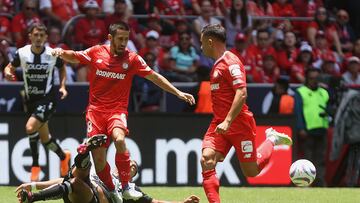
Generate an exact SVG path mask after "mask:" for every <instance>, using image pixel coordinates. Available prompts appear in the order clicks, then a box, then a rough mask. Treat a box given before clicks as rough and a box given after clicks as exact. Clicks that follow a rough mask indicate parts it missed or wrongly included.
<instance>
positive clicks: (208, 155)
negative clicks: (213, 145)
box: [201, 148, 223, 203]
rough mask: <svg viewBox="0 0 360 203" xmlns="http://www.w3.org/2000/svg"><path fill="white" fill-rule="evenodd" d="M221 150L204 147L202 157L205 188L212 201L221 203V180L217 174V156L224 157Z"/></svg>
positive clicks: (208, 197) (209, 199)
mask: <svg viewBox="0 0 360 203" xmlns="http://www.w3.org/2000/svg"><path fill="white" fill-rule="evenodd" d="M222 156H223V155H221V154H220V153H219V152H216V151H215V150H213V149H210V148H204V149H203V152H202V157H201V167H202V170H203V172H202V176H203V188H204V191H205V194H206V197H207V199H208V201H209V202H210V203H220V194H219V188H220V181H219V179H218V178H217V176H216V171H215V166H216V163H217V159H218V158H217V157H222Z"/></svg>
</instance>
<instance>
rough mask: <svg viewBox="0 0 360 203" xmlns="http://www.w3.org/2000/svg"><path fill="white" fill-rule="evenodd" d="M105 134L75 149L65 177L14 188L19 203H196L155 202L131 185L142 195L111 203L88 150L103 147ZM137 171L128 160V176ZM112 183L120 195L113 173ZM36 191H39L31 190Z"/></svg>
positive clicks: (193, 202)
mask: <svg viewBox="0 0 360 203" xmlns="http://www.w3.org/2000/svg"><path fill="white" fill-rule="evenodd" d="M106 139H107V137H106V135H101V134H99V135H94V136H93V137H91V138H89V139H88V140H86V141H85V143H84V144H81V145H79V147H78V148H77V151H78V154H77V155H76V157H75V159H74V165H73V167H72V168H71V169H70V170H69V174H68V175H67V176H66V177H65V178H58V179H52V180H48V181H41V182H33V183H24V184H21V185H20V186H19V187H17V189H16V193H17V194H18V195H17V197H18V200H19V203H32V202H38V201H47V200H55V199H63V201H64V203H120V202H122V203H199V202H200V199H199V197H197V196H196V195H190V196H189V197H187V198H185V199H184V200H183V201H180V202H179V201H163V200H157V199H154V198H152V197H150V196H149V195H147V194H145V193H144V192H143V191H141V189H140V188H139V187H138V186H136V185H135V184H134V183H129V186H130V187H133V188H134V190H136V191H138V192H140V193H142V196H141V197H140V198H139V199H137V200H132V199H119V200H113V199H112V198H111V195H110V190H109V189H108V188H107V187H106V186H105V185H104V183H103V182H101V180H100V178H99V177H98V176H97V175H96V173H95V170H90V169H91V161H90V151H92V150H94V149H96V148H98V147H101V145H104V144H106ZM137 172H138V167H137V163H136V162H135V161H130V177H131V178H132V177H134V176H135V175H136V174H137ZM112 181H114V184H115V190H116V191H118V192H119V193H121V190H122V188H121V183H120V181H119V175H118V174H117V173H113V174H112ZM35 189H38V190H39V191H34V190H35Z"/></svg>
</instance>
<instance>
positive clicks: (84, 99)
mask: <svg viewBox="0 0 360 203" xmlns="http://www.w3.org/2000/svg"><path fill="white" fill-rule="evenodd" d="M174 85H175V86H176V87H177V88H179V89H180V90H182V91H185V92H189V93H191V94H193V95H195V96H196V95H197V90H198V83H174ZM272 87H273V85H272V84H248V88H247V92H248V98H247V104H248V106H249V108H250V110H251V111H252V112H253V113H254V114H256V115H262V114H264V113H265V112H266V109H267V108H268V107H269V105H270V104H271V99H269V98H270V97H269V95H271V89H272ZM291 87H292V90H290V93H291V92H293V90H294V89H295V88H296V87H298V85H295V86H291ZM22 88H23V83H21V82H11V83H8V82H0V112H22V111H23V104H22V101H23V100H22V97H21V94H20V92H21V90H22ZM56 88H57V87H56ZM88 88H89V86H88V83H74V84H69V85H67V90H68V92H69V95H68V97H67V98H66V99H65V100H59V101H58V103H57V112H59V113H83V112H84V111H85V109H86V106H87V103H88V93H89V92H88ZM162 95H163V97H162V98H161V102H160V104H161V107H160V110H161V111H162V112H168V113H177V112H184V111H190V110H191V107H190V106H189V105H188V104H187V103H185V102H183V101H182V100H179V99H178V98H177V97H175V96H173V95H171V94H169V93H165V92H164V94H162ZM58 98H60V95H59V96H58ZM129 102H130V104H129V111H130V112H132V111H134V110H135V108H134V105H135V104H134V99H133V97H132V96H130V99H129Z"/></svg>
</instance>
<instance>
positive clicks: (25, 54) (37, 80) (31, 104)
mask: <svg viewBox="0 0 360 203" xmlns="http://www.w3.org/2000/svg"><path fill="white" fill-rule="evenodd" d="M47 36H48V35H47V29H46V27H45V26H44V25H42V24H34V25H33V26H32V27H31V28H30V30H29V38H30V41H31V45H26V46H24V47H22V48H20V49H18V50H17V52H16V55H15V57H14V60H13V61H12V62H11V63H9V64H8V65H7V66H6V68H5V70H4V73H5V77H6V78H7V79H8V80H14V79H15V75H14V71H15V68H16V67H21V68H22V70H23V79H24V89H25V103H26V109H25V111H26V112H27V114H28V115H29V119H28V121H27V123H26V127H25V129H26V133H27V135H28V137H29V139H30V149H31V155H32V158H33V163H32V167H31V178H30V179H31V181H38V180H39V174H40V171H41V169H40V166H39V162H38V159H39V153H38V141H39V139H40V140H41V143H42V144H43V145H44V146H45V147H46V148H47V149H49V150H52V151H54V152H55V153H56V154H57V155H58V156H59V158H60V159H61V171H60V172H61V175H62V176H65V175H66V173H67V171H68V169H69V160H70V152H67V151H66V152H64V151H63V150H62V149H61V147H60V146H59V144H57V143H56V141H55V139H54V138H52V137H51V136H50V133H49V127H48V120H49V118H50V117H51V116H52V114H53V113H54V111H55V106H56V95H57V94H56V90H55V88H54V78H53V76H54V69H55V67H56V68H58V69H59V72H60V89H59V92H60V93H61V99H64V98H65V97H66V96H67V91H66V88H65V81H66V70H65V68H64V64H63V61H62V60H61V59H60V58H57V57H54V56H52V55H51V51H52V48H50V47H47V46H44V44H45V42H46V40H47Z"/></svg>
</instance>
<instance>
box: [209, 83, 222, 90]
mask: <svg viewBox="0 0 360 203" xmlns="http://www.w3.org/2000/svg"><path fill="white" fill-rule="evenodd" d="M210 89H211V91H212V90H218V89H220V85H219V83H215V84H211V86H210Z"/></svg>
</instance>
